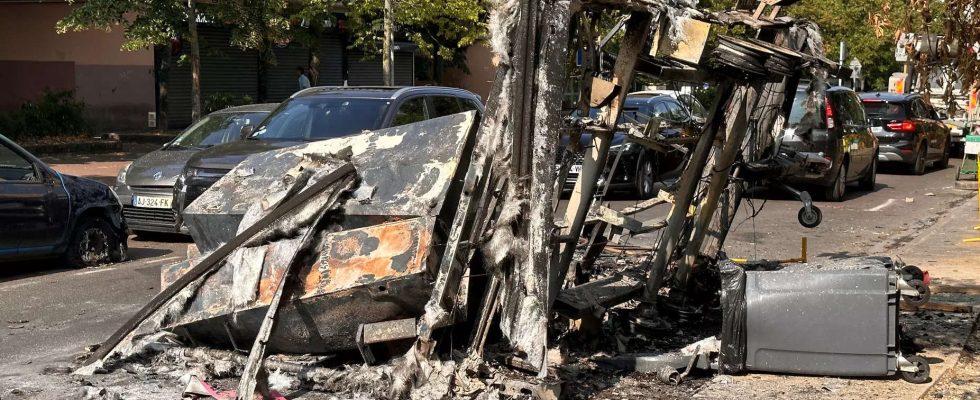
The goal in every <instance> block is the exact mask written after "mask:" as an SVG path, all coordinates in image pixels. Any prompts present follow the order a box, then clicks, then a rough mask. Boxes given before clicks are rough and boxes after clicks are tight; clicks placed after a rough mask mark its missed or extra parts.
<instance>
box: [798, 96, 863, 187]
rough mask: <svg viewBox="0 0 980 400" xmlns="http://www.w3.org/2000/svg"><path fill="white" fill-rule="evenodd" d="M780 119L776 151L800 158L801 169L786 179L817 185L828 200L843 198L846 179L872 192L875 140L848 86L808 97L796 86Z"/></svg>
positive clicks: (861, 109) (847, 181) (858, 102)
mask: <svg viewBox="0 0 980 400" xmlns="http://www.w3.org/2000/svg"><path fill="white" fill-rule="evenodd" d="M786 122H787V128H786V131H785V132H784V133H783V137H782V140H781V143H780V147H779V150H780V152H782V153H797V154H796V155H798V156H800V157H798V158H799V159H803V160H806V161H805V163H806V167H805V168H804V169H802V170H801V171H800V173H799V174H797V175H794V176H791V177H789V178H788V181H789V182H791V183H801V184H811V185H816V186H820V187H823V188H824V197H825V198H826V199H827V200H831V201H841V200H843V199H844V191H845V189H846V187H847V184H848V183H851V182H858V184H859V186H860V188H861V189H863V190H874V187H875V174H876V173H877V170H878V155H877V153H876V152H877V151H878V140H877V139H876V138H875V136H874V135H872V134H871V129H870V128H869V126H868V120H867V117H866V116H865V114H864V107H862V106H861V100H860V99H859V98H858V96H857V94H856V93H854V91H853V90H851V89H848V88H846V87H830V88H826V89H825V90H822V91H820V92H819V93H814V94H813V95H811V94H810V93H809V92H807V87H806V86H800V87H799V88H797V90H796V97H795V98H794V99H793V108H792V109H791V111H790V114H789V119H788V120H787V121H786Z"/></svg>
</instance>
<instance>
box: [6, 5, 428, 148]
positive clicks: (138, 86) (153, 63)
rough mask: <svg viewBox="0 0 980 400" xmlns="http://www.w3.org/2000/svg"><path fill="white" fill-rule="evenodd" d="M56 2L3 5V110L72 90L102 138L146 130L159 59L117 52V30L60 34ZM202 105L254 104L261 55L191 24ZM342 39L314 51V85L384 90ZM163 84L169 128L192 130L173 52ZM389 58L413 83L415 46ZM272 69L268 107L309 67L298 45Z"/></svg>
mask: <svg viewBox="0 0 980 400" xmlns="http://www.w3.org/2000/svg"><path fill="white" fill-rule="evenodd" d="M71 7H73V5H70V4H68V3H66V2H63V1H58V2H55V1H40V2H38V1H34V2H22V1H10V0H0V87H2V88H3V90H0V112H3V111H11V110H16V109H18V108H19V107H20V106H21V105H22V104H24V103H25V102H28V101H34V100H36V99H38V98H39V97H40V96H41V94H42V92H43V90H44V89H50V90H74V91H75V94H76V97H77V98H78V99H80V100H82V101H83V102H84V103H85V104H86V116H87V118H88V119H89V121H91V122H92V123H93V124H94V125H95V126H96V128H97V129H99V130H144V129H147V128H149V126H150V125H151V124H150V119H151V117H152V116H153V115H154V114H159V112H160V111H161V109H160V104H159V101H158V93H159V85H158V83H159V82H158V80H159V78H160V76H158V73H157V66H158V65H159V62H160V61H161V60H160V58H161V56H160V55H159V54H155V53H156V52H154V51H153V49H142V50H137V51H124V50H121V46H122V44H123V42H124V37H123V33H122V31H121V29H113V30H111V31H109V32H105V31H98V30H95V31H84V32H70V33H65V34H60V35H59V34H58V33H57V32H56V31H55V24H56V23H57V22H58V20H60V19H61V18H63V17H65V16H66V15H68V13H69V12H70V11H71ZM198 29H199V38H200V49H201V78H200V82H201V98H202V102H203V101H205V100H206V99H208V98H209V97H211V96H218V95H228V96H248V97H249V98H251V99H254V100H258V91H259V73H258V71H259V57H258V53H257V52H256V51H254V50H243V49H241V48H238V47H235V46H232V45H231V44H230V43H229V39H230V34H231V33H230V31H229V30H228V29H227V28H224V27H220V26H213V25H207V24H201V25H199V26H198ZM346 36H347V35H346V34H345V33H344V32H343V31H342V30H339V29H327V30H326V32H325V33H324V37H323V38H322V39H321V41H320V42H321V43H320V49H319V50H320V51H319V54H320V65H319V68H318V72H319V77H318V78H319V80H318V82H317V84H318V85H345V84H346V85H351V86H355V85H357V86H359V85H381V84H382V83H383V78H382V72H381V60H380V59H379V58H377V57H369V56H368V55H366V54H365V53H364V52H363V51H360V50H356V49H349V48H348V47H349V46H348V42H347V37H346ZM175 47H176V48H175V50H174V52H173V54H172V57H171V58H170V59H171V61H172V62H171V69H170V72H169V74H168V76H169V78H168V79H167V81H168V85H167V118H168V124H169V127H170V128H181V127H184V126H187V125H188V124H189V123H190V110H191V101H190V99H191V68H190V65H189V63H187V62H178V61H179V60H180V59H181V55H184V54H188V53H189V51H190V49H189V46H187V45H186V44H179V45H177V46H175ZM397 47H398V48H399V50H398V51H396V52H395V62H394V67H395V84H396V85H412V84H413V83H414V82H415V55H414V50H415V48H416V47H415V46H414V45H411V44H405V43H400V44H399V46H397ZM273 52H274V53H275V56H276V64H275V65H274V66H272V67H271V68H269V69H268V71H267V81H266V82H267V85H266V87H267V99H266V100H267V101H271V102H279V101H282V100H284V99H286V98H287V97H289V96H290V95H291V94H292V93H294V92H295V91H296V90H297V89H298V81H297V76H296V67H297V66H304V67H306V66H307V65H308V61H309V55H310V51H309V49H308V48H306V47H304V46H303V45H301V44H299V43H295V42H293V43H288V44H281V45H276V47H275V48H274V49H273Z"/></svg>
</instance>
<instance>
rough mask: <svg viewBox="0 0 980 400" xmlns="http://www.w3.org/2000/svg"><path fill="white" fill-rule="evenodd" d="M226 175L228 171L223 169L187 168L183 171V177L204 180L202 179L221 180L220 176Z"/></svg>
mask: <svg viewBox="0 0 980 400" xmlns="http://www.w3.org/2000/svg"><path fill="white" fill-rule="evenodd" d="M227 174H228V170H225V169H213V168H194V167H188V168H187V169H186V170H185V171H184V175H185V176H186V177H187V178H191V177H194V178H204V179H221V177H222V176H225V175H227Z"/></svg>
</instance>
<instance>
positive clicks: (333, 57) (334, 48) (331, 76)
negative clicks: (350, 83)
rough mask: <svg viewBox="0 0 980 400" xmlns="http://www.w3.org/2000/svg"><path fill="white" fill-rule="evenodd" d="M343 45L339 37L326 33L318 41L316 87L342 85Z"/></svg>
mask: <svg viewBox="0 0 980 400" xmlns="http://www.w3.org/2000/svg"><path fill="white" fill-rule="evenodd" d="M343 52H344V45H343V42H342V41H341V38H340V35H339V34H336V33H333V34H331V33H327V34H324V35H323V38H322V39H320V80H319V81H318V82H317V85H318V86H342V85H343V84H344V55H343Z"/></svg>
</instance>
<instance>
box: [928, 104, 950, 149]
mask: <svg viewBox="0 0 980 400" xmlns="http://www.w3.org/2000/svg"><path fill="white" fill-rule="evenodd" d="M924 104H926V107H928V108H929V120H930V121H931V124H930V126H931V127H932V128H931V129H930V131H929V133H930V134H929V150H930V151H932V152H933V153H934V154H933V155H934V157H935V158H937V159H939V158H942V156H943V146H944V145H945V144H946V132H947V131H948V128H947V127H946V123H945V122H943V120H942V119H941V118H939V113H937V112H936V108H935V107H933V106H932V105H931V104H927V103H924Z"/></svg>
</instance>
